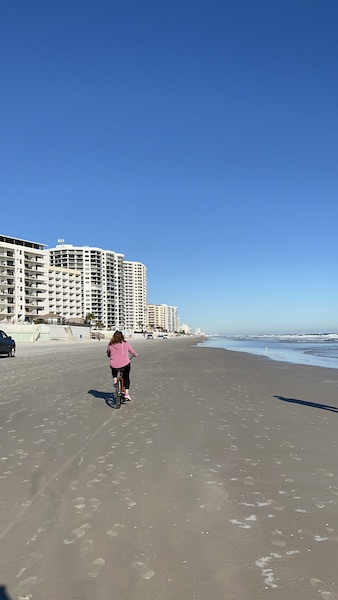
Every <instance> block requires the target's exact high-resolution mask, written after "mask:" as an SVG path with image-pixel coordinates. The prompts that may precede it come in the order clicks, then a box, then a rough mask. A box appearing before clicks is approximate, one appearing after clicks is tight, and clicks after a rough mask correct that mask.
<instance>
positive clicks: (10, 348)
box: [0, 329, 16, 356]
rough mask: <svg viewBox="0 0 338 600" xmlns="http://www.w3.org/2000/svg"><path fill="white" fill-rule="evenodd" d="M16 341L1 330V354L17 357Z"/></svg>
mask: <svg viewBox="0 0 338 600" xmlns="http://www.w3.org/2000/svg"><path fill="white" fill-rule="evenodd" d="M15 347H16V346H15V341H14V340H13V339H12V338H11V336H10V335H7V333H5V332H4V331H2V330H1V329H0V354H7V356H15Z"/></svg>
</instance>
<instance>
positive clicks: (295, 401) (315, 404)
mask: <svg viewBox="0 0 338 600" xmlns="http://www.w3.org/2000/svg"><path fill="white" fill-rule="evenodd" d="M274 398H277V400H282V401H283V402H292V403H293V404H302V405H303V406H311V407H312V408H320V409H321V410H329V411H331V412H335V413H338V408H337V407H336V406H328V405H327V404H319V403H318V402H308V401H307V400H298V399H297V398H284V396H274Z"/></svg>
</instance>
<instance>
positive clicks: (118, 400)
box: [115, 371, 122, 408]
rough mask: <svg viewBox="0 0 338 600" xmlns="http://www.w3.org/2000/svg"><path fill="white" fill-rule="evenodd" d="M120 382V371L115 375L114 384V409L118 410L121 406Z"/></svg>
mask: <svg viewBox="0 0 338 600" xmlns="http://www.w3.org/2000/svg"><path fill="white" fill-rule="evenodd" d="M121 384H122V382H121V373H120V371H119V372H118V374H117V383H116V391H115V408H120V406H121V396H122V385H121Z"/></svg>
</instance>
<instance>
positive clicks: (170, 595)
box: [0, 338, 338, 600]
mask: <svg viewBox="0 0 338 600" xmlns="http://www.w3.org/2000/svg"><path fill="white" fill-rule="evenodd" d="M197 341H198V340H197V339H196V340H194V339H191V338H188V339H169V340H135V341H134V340H133V341H132V345H133V346H134V347H135V349H136V350H137V351H138V352H139V353H140V357H139V358H138V359H135V360H133V361H132V368H131V397H132V401H131V402H130V403H127V404H126V405H124V406H122V407H121V409H120V410H114V409H113V408H111V406H110V399H111V392H112V379H111V374H110V370H109V365H108V360H107V358H106V356H105V346H106V345H105V344H104V343H103V342H102V341H101V342H100V343H98V342H97V341H93V343H86V344H80V343H67V342H66V343H63V344H57V343H56V344H51V343H48V344H44V345H43V346H40V345H39V346H37V345H36V346H34V345H33V344H32V345H31V346H27V345H25V346H24V347H22V348H20V347H19V348H18V350H17V356H16V358H13V359H9V358H0V389H1V398H0V416H1V425H0V426H1V438H0V439H1V441H0V445H1V453H0V477H1V497H0V500H1V504H0V565H1V567H0V569H1V570H0V573H1V575H0V577H1V579H0V585H4V586H6V590H7V593H8V595H9V598H10V600H19V599H21V600H22V599H23V598H24V599H29V600H46V598H48V599H49V600H60V598H65V599H68V598H69V599H70V598H71V599H72V600H92V599H93V598H95V599H97V600H107V598H119V599H130V600H136V599H141V598H142V599H147V600H155V599H156V600H162V599H163V600H177V599H178V598H179V599H180V600H186V599H190V598H194V599H197V600H206V599H207V598H210V599H212V600H225V599H227V600H232V599H234V600H235V599H236V600H244V599H245V600H261V599H262V598H264V597H265V596H266V597H272V596H273V598H274V599H277V600H282V599H283V600H286V599H289V598H306V600H318V599H323V598H324V599H325V600H335V599H338V576H337V569H336V561H335V555H336V552H337V547H338V525H337V501H338V471H337V443H338V442H337V424H338V400H337V398H338V393H337V392H338V371H337V370H335V369H322V368H318V367H309V366H305V365H292V364H288V363H279V362H273V361H268V360H265V359H264V358H260V357H256V356H252V355H248V354H242V353H238V352H230V351H226V350H223V349H217V348H201V347H198V346H197V345H196V343H197Z"/></svg>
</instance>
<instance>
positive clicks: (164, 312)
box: [147, 304, 178, 332]
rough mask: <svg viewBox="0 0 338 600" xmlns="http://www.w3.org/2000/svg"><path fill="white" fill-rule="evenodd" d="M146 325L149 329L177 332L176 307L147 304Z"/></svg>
mask: <svg viewBox="0 0 338 600" xmlns="http://www.w3.org/2000/svg"><path fill="white" fill-rule="evenodd" d="M147 324H148V327H149V328H151V329H161V330H164V331H169V332H174V331H178V318H177V306H168V305H167V304H147Z"/></svg>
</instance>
